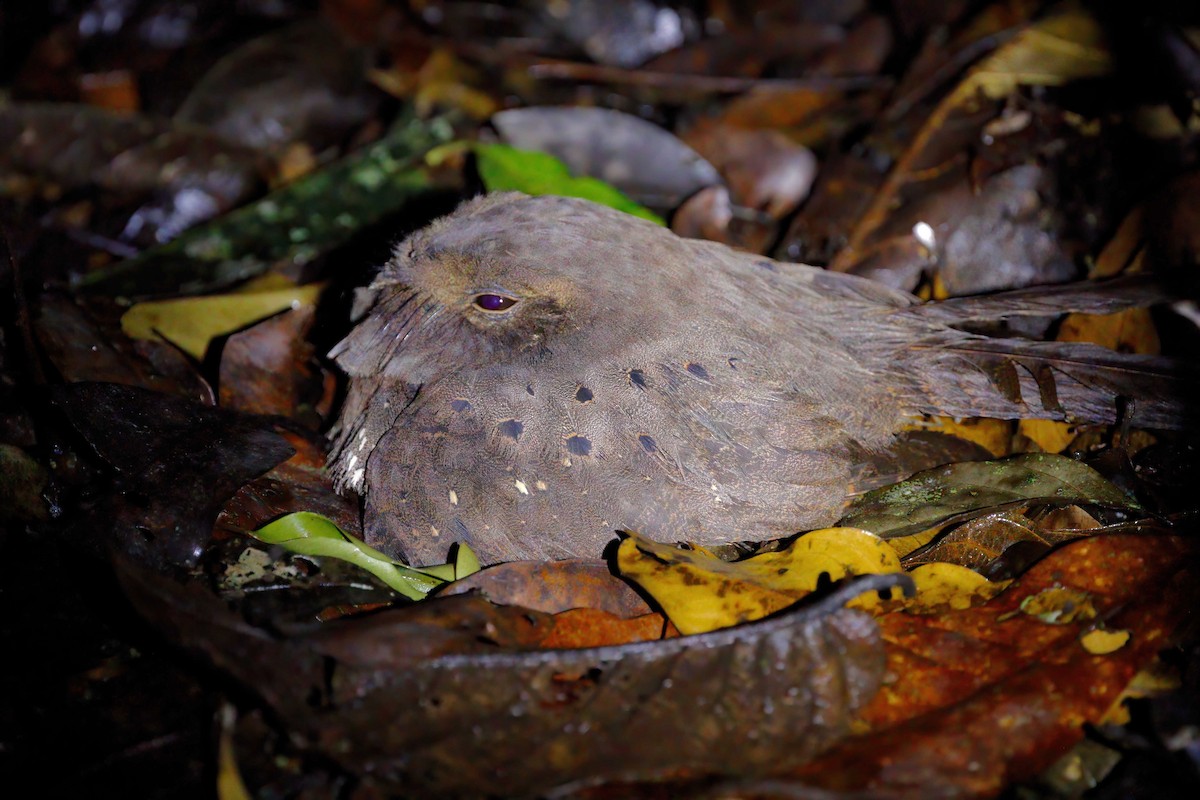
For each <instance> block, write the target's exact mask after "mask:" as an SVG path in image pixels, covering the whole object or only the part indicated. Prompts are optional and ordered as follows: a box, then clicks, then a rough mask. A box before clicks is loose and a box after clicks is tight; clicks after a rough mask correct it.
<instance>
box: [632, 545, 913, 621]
mask: <svg viewBox="0 0 1200 800" xmlns="http://www.w3.org/2000/svg"><path fill="white" fill-rule="evenodd" d="M617 564H618V566H619V568H620V570H621V574H622V575H623V576H624V577H627V578H629V579H631V580H633V581H636V582H637V583H638V585H640V586H641V587H642V588H643V589H645V590H646V591H647V592H648V593H649V594H650V595H651V596H652V597H653V598H654V599H655V600H656V601H657V602H658V604H659V605H660V606H661V607H662V609H663V611H664V612H665V613H666V615H667V617H669V618H670V620H671V621H672V622H673V623H675V627H677V628H678V629H679V630H680V632H681V633H689V634H690V633H703V632H705V631H711V630H716V629H718V628H724V627H728V626H730V625H736V624H738V623H741V622H749V621H751V620H756V619H761V618H762V617H765V616H767V615H768V614H772V613H774V612H776V611H778V610H780V609H782V608H786V607H787V606H789V605H791V604H792V603H794V602H795V601H796V600H798V599H800V598H802V597H804V596H805V595H807V594H808V593H809V592H811V591H813V590H814V589H816V588H817V586H818V584H819V583H820V582H821V581H822V580H823V579H822V576H826V577H825V578H824V580H827V581H836V580H839V579H841V578H844V577H846V576H848V575H869V574H881V573H890V572H899V571H900V559H899V557H898V556H897V555H896V553H895V551H894V550H893V549H892V548H891V547H890V546H889V545H888V544H887V543H886V542H884V541H882V540H881V539H880V538H879V537H877V536H875V535H874V534H871V533H868V532H867V531H862V530H858V529H857V528H825V529H822V530H818V531H813V532H812V533H808V534H805V535H804V536H801V537H800V538H799V539H797V540H796V541H795V542H793V543H792V544H791V545H790V546H789V547H787V548H786V549H784V550H781V551H779V552H775V553H763V554H761V555H757V556H754V557H752V558H748V559H745V560H743V561H736V562H729V561H723V560H721V559H719V558H717V557H716V556H714V555H712V554H711V553H709V552H708V551H706V550H704V549H703V548H698V549H695V550H684V549H681V548H678V547H673V546H671V545H666V544H660V543H658V542H653V541H650V540H647V539H643V538H642V537H640V536H637V535H636V534H631V535H630V536H629V538H628V539H626V540H625V541H623V542H621V546H620V548H619V549H618V551H617ZM878 604H879V600H878V595H877V594H869V595H864V596H862V597H859V598H856V599H855V600H854V601H853V602H852V603H851V605H858V606H860V607H873V606H877V605H878Z"/></svg>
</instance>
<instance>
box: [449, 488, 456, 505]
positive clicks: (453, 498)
mask: <svg viewBox="0 0 1200 800" xmlns="http://www.w3.org/2000/svg"><path fill="white" fill-rule="evenodd" d="M450 505H452V506H456V505H458V492H456V491H454V490H453V489H451V490H450Z"/></svg>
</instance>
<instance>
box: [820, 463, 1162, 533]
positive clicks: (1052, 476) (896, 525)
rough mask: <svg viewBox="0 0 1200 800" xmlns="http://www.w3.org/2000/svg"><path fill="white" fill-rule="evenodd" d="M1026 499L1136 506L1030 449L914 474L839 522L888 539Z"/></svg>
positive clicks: (870, 496)
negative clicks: (996, 458) (1003, 456)
mask: <svg viewBox="0 0 1200 800" xmlns="http://www.w3.org/2000/svg"><path fill="white" fill-rule="evenodd" d="M1028 500H1039V501H1044V502H1050V503H1055V504H1066V503H1080V504H1085V505H1086V504H1095V505H1103V506H1109V507H1113V508H1126V509H1136V508H1138V505H1137V502H1136V501H1134V500H1133V499H1132V498H1130V497H1129V496H1128V495H1126V494H1125V493H1124V492H1122V491H1121V490H1120V489H1118V488H1117V487H1115V486H1113V485H1112V484H1111V483H1109V482H1108V481H1106V480H1105V479H1104V478H1103V477H1101V476H1100V474H1099V473H1098V472H1096V471H1095V470H1093V469H1092V468H1091V467H1088V466H1087V465H1085V464H1082V463H1080V462H1078V461H1074V460H1072V459H1070V458H1066V457H1064V456H1056V455H1050V454H1041V453H1035V454H1025V455H1019V456H1013V457H1011V458H1007V459H1003V460H1001V461H977V462H968V463H963V464H952V465H950V466H947V467H939V468H937V469H932V470H927V471H925V472H921V473H918V474H916V475H914V476H913V477H912V478H910V479H908V480H907V481H904V482H902V483H898V484H896V485H895V486H890V487H887V488H883V489H876V490H873V491H871V492H868V493H867V494H865V495H863V496H862V497H860V498H858V499H857V500H855V501H854V502H853V503H852V504H851V506H850V509H849V511H848V512H847V514H846V515H845V516H844V517H842V520H841V524H842V525H846V526H850V527H856V528H863V529H865V530H869V531H871V532H872V533H875V534H877V535H878V536H881V537H883V538H885V539H892V538H897V537H902V536H909V535H912V534H916V533H920V532H922V531H925V530H928V529H929V528H932V527H934V526H935V525H939V524H942V523H945V522H946V521H947V520H950V519H953V518H956V517H960V516H966V515H970V514H973V513H977V512H979V511H980V510H982V509H990V508H993V507H995V506H1000V505H1003V504H1005V503H1012V502H1017V501H1028Z"/></svg>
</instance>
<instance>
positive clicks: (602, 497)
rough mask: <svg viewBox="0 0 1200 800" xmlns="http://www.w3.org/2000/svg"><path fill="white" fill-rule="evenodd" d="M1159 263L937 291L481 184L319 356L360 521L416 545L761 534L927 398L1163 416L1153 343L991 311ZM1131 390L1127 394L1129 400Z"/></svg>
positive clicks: (405, 549)
mask: <svg viewBox="0 0 1200 800" xmlns="http://www.w3.org/2000/svg"><path fill="white" fill-rule="evenodd" d="M1159 294H1160V292H1159V290H1157V289H1155V288H1153V287H1152V286H1151V285H1150V284H1149V283H1147V282H1137V281H1127V282H1122V281H1119V280H1118V281H1115V282H1110V284H1107V285H1106V284H1092V285H1088V286H1080V285H1064V286H1059V287H1039V288H1034V289H1025V290H1016V291H1011V292H1006V293H1000V294H996V295H987V296H980V297H966V298H952V299H950V300H946V301H942V302H936V303H926V302H922V301H920V300H918V298H916V297H915V296H913V295H911V294H908V293H905V292H902V291H899V290H895V289H892V288H889V287H887V286H884V285H882V284H880V283H876V282H873V281H870V280H868V279H865V278H860V277H857V276H853V275H848V274H843V273H834V272H829V271H827V270H824V269H821V268H818V267H812V266H807V265H803V264H794V263H786V262H780V261H776V260H773V259H770V258H766V257H763V256H759V255H755V254H751V253H746V252H741V251H737V250H734V249H731V248H729V247H726V246H725V245H722V244H719V243H715V242H709V241H702V240H697V239H685V238H681V237H679V236H676V235H675V234H674V233H672V232H671V231H670V230H668V229H666V228H664V227H662V226H660V225H657V224H655V223H653V222H649V221H645V220H641V219H637V218H634V217H632V216H630V215H628V214H625V213H623V212H620V211H617V210H614V209H611V208H608V207H606V206H603V205H598V204H596V203H592V202H589V201H587V200H581V199H576V198H568V197H559V196H549V195H543V196H527V195H523V194H520V193H515V192H501V193H494V194H488V195H485V196H482V197H479V198H476V199H473V200H470V201H468V202H466V203H464V204H463V205H461V206H460V207H459V208H458V209H457V210H456V211H454V212H453V213H451V214H449V215H448V216H445V217H443V218H441V219H439V220H436V221H434V222H433V223H432V224H430V225H429V226H428V227H426V228H424V229H422V230H419V231H417V232H416V233H413V234H412V235H410V236H408V237H407V238H406V239H405V240H404V241H403V242H402V243H400V244H399V245H398V246H397V247H396V248H395V251H394V255H393V257H392V258H391V260H390V261H389V262H388V263H387V264H386V265H385V266H384V267H383V268H382V269H381V270H380V271H379V273H378V274H377V276H376V277H375V279H374V280H373V282H372V283H371V284H370V286H369V287H368V288H367V289H366V290H365V292H364V293H363V302H361V303H360V304H359V305H360V308H359V309H358V311H357V317H358V320H357V322H356V323H355V325H354V327H353V328H352V329H351V331H350V332H349V334H348V335H347V336H346V337H345V338H344V339H343V340H342V341H341V342H340V343H339V344H338V345H336V346H335V348H334V349H333V350H332V351H331V353H330V356H331V357H332V358H333V359H334V360H335V361H336V363H337V364H338V366H339V367H340V368H341V369H342V370H344V372H345V373H346V374H347V376H348V384H347V390H346V395H345V401H344V403H343V407H342V411H341V415H340V418H339V420H338V421H337V423H336V424H335V426H334V427H333V429H332V430H331V439H332V446H331V451H330V465H331V472H332V475H333V477H334V479H335V481H336V482H337V485H338V486H339V487H340V488H342V489H345V490H351V491H354V492H357V493H359V494H360V495H363V496H364V505H363V534H364V538H365V540H366V541H367V542H368V543H369V544H371V545H373V546H375V547H377V548H379V549H381V550H383V551H384V552H386V553H389V554H391V555H393V556H395V557H397V558H401V559H403V560H405V561H406V562H407V563H410V564H413V565H418V566H419V565H426V564H430V563H436V562H439V561H443V560H445V556H446V554H447V552H448V550H449V548H450V546H451V545H452V544H454V543H461V544H465V545H467V546H469V547H470V548H471V549H472V550H474V551H475V553H476V554H477V555H478V557H479V558H480V560H481V561H482V562H483V563H495V562H499V561H512V560H520V559H542V560H547V559H557V558H569V557H579V556H598V555H600V554H601V553H602V552H603V550H604V547H605V546H606V545H607V544H608V543H609V542H611V541H612V540H613V539H614V537H615V532H616V531H618V530H621V529H625V530H636V531H638V532H639V533H640V534H642V535H643V536H647V537H649V538H652V539H655V540H659V541H690V542H695V543H699V544H704V545H717V544H724V543H731V542H741V541H764V540H769V539H775V538H780V537H782V536H786V535H789V534H792V533H795V532H797V531H802V530H809V529H813V528H816V527H823V526H827V525H829V524H831V523H833V522H834V521H835V520H837V519H838V518H839V516H840V515H841V513H842V511H843V509H844V507H845V504H846V502H847V499H848V497H849V496H850V495H851V494H852V492H853V490H854V486H853V481H854V476H855V474H856V470H857V469H858V467H859V465H861V464H862V463H863V461H864V459H868V458H870V457H872V456H878V455H879V454H881V453H883V454H886V452H887V450H888V448H889V446H890V445H891V444H892V442H893V441H894V439H895V436H896V434H897V432H898V431H899V430H900V429H901V428H903V426H904V425H905V423H906V422H907V421H910V420H911V419H913V418H914V417H919V416H920V415H923V414H940V415H949V416H955V417H968V416H970V417H975V416H985V417H999V418H1025V417H1036V418H1051V419H1067V420H1074V421H1078V422H1115V421H1118V420H1119V419H1121V417H1122V413H1123V412H1122V402H1121V398H1122V397H1127V396H1130V395H1131V394H1136V395H1137V396H1138V397H1140V398H1142V399H1141V400H1140V401H1139V402H1136V403H1134V404H1132V405H1131V406H1130V407H1129V408H1130V409H1132V412H1130V411H1126V412H1124V413H1125V418H1126V419H1130V420H1131V421H1132V422H1133V423H1135V424H1139V425H1142V426H1145V427H1167V426H1171V425H1173V424H1175V423H1176V422H1177V420H1178V419H1179V417H1180V415H1182V414H1184V413H1185V412H1186V410H1187V409H1186V397H1185V394H1186V393H1184V392H1181V391H1180V390H1179V388H1178V380H1179V377H1178V376H1179V373H1178V370H1177V369H1176V368H1175V366H1174V365H1173V364H1172V363H1171V362H1169V360H1167V359H1163V358H1159V357H1151V356H1137V355H1129V354H1119V353H1114V352H1113V351H1109V350H1106V349H1104V348H1101V347H1098V346H1094V345H1086V344H1066V343H1058V342H1041V341H1032V340H1020V339H1003V338H993V337H989V336H985V335H983V334H980V333H976V332H972V330H971V327H972V324H973V323H975V322H977V321H979V320H989V319H999V318H1006V317H1011V316H1021V315H1054V314H1058V313H1061V312H1063V311H1067V310H1077V311H1085V312H1092V313H1102V312H1107V311H1113V310H1117V309H1120V308H1124V307H1128V306H1130V305H1139V304H1144V303H1147V302H1151V301H1153V300H1155V299H1158V296H1159ZM1131 413H1132V416H1131Z"/></svg>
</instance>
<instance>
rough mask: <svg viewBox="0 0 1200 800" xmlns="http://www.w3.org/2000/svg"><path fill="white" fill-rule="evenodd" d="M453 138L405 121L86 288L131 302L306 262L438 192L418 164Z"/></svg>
mask: <svg viewBox="0 0 1200 800" xmlns="http://www.w3.org/2000/svg"><path fill="white" fill-rule="evenodd" d="M451 133H452V130H451V127H450V125H449V124H448V123H447V122H446V120H444V119H441V118H435V119H432V120H428V121H418V120H416V119H413V118H412V117H410V116H405V117H402V118H401V119H399V120H397V122H396V123H395V124H394V125H393V128H392V130H391V131H390V132H389V133H388V135H386V136H385V137H384V138H382V139H380V140H379V141H378V142H375V143H374V144H372V145H370V146H368V147H364V148H362V149H361V150H359V151H357V152H355V153H353V154H351V155H349V156H347V157H346V158H344V159H342V160H341V161H339V162H337V163H336V164H333V165H330V166H328V167H326V168H324V169H322V170H319V171H317V172H315V173H313V174H311V175H307V176H305V177H304V178H302V179H300V180H297V181H295V182H293V183H291V184H289V185H288V186H285V187H283V188H282V189H279V190H277V191H275V192H272V193H271V194H269V195H267V196H266V197H264V198H262V199H261V200H258V201H257V202H254V203H250V204H249V205H246V206H242V207H241V208H239V209H237V210H236V211H232V212H230V213H228V214H226V215H225V216H223V217H222V218H221V219H219V220H216V221H214V222H212V223H209V224H207V225H202V226H199V227H196V228H193V229H191V230H189V231H187V232H186V233H184V234H182V235H181V236H180V237H179V238H177V239H175V240H174V241H172V242H170V243H168V244H166V245H163V246H161V247H156V248H153V249H151V250H147V251H145V252H143V253H141V254H139V255H138V256H137V257H136V258H132V259H129V260H127V261H123V262H121V263H119V264H116V265H114V266H112V267H110V268H108V269H105V270H102V271H98V272H94V273H89V274H88V275H86V276H84V277H83V278H82V279H81V280H80V287H81V288H82V289H84V290H86V291H90V292H105V293H108V294H119V295H123V296H125V297H146V296H153V295H163V294H181V293H197V292H201V291H212V290H214V289H217V288H220V287H224V286H228V285H230V284H233V283H236V282H238V281H241V280H245V279H247V278H251V277H254V276H256V275H261V274H263V273H264V272H266V271H267V270H268V269H269V268H270V267H271V266H272V265H276V264H292V265H302V264H307V263H309V262H311V261H313V260H314V259H316V258H317V257H318V256H319V255H320V254H322V253H325V252H327V251H329V250H331V249H333V248H334V247H336V246H337V245H339V244H342V243H344V242H345V241H346V240H347V239H349V238H350V237H351V236H352V235H353V234H354V233H355V232H356V231H358V230H360V229H361V228H363V227H365V226H367V225H370V224H372V223H374V222H377V221H379V220H380V219H382V218H383V217H384V216H386V215H387V214H388V213H391V212H394V211H396V210H398V209H399V208H401V207H402V206H403V205H404V204H405V203H407V202H409V201H411V200H412V199H413V198H415V197H419V196H422V195H423V194H425V193H428V192H430V191H431V190H432V180H431V178H430V176H429V175H428V174H427V173H426V171H425V170H424V169H423V168H422V167H421V166H420V164H419V163H417V162H418V158H419V156H420V155H421V154H423V153H425V152H426V151H428V150H429V149H430V148H431V147H434V146H435V145H437V144H440V143H442V142H445V141H446V140H447V139H449V138H450V136H451ZM331 208H335V209H337V212H336V213H329V209H331Z"/></svg>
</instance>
